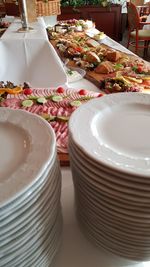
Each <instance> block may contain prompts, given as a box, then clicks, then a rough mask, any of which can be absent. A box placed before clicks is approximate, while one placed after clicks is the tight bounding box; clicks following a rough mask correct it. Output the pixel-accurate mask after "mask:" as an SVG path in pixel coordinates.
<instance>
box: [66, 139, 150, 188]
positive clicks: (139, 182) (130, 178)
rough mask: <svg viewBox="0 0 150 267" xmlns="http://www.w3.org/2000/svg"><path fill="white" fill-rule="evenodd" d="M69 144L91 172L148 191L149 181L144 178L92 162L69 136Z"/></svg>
mask: <svg viewBox="0 0 150 267" xmlns="http://www.w3.org/2000/svg"><path fill="white" fill-rule="evenodd" d="M69 143H70V145H69V146H71V148H72V149H74V150H75V153H76V154H78V157H79V158H80V159H81V161H82V162H86V168H88V167H89V166H90V169H92V170H93V169H94V170H95V171H98V172H102V173H103V172H104V173H107V174H108V175H109V176H110V177H112V178H113V177H114V176H115V179H117V178H118V179H119V180H120V182H122V183H124V182H125V183H126V182H127V183H131V187H132V184H135V183H136V184H135V186H137V187H139V188H143V189H144V188H146V187H148V190H149V186H150V180H149V179H147V178H145V177H144V176H143V177H142V178H141V177H140V176H137V175H136V174H129V173H123V172H121V171H119V170H117V171H116V170H115V169H112V168H109V167H108V166H107V165H106V166H104V165H103V164H101V162H97V161H94V160H93V159H92V158H90V157H89V156H88V157H87V154H86V152H84V151H83V150H82V148H81V147H79V146H77V144H76V143H74V140H73V139H72V138H71V136H69ZM118 183H119V182H118Z"/></svg>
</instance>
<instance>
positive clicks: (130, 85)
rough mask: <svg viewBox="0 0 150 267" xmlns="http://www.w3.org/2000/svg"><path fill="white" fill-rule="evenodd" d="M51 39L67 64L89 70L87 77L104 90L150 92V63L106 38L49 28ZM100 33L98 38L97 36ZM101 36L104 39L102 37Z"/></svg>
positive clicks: (90, 31)
mask: <svg viewBox="0 0 150 267" xmlns="http://www.w3.org/2000/svg"><path fill="white" fill-rule="evenodd" d="M48 36H49V39H50V42H51V44H52V45H53V47H54V48H55V50H56V51H57V53H58V55H59V56H60V58H61V59H62V60H63V61H66V60H67V61H68V63H67V66H68V67H79V68H81V69H83V70H84V71H85V72H86V75H85V78H87V79H88V80H90V81H92V82H93V83H94V84H95V85H96V86H98V87H99V88H100V89H101V90H103V91H104V93H106V94H108V93H116V92H149V90H150V64H149V63H148V62H146V61H144V60H143V59H142V58H140V57H138V56H136V55H134V54H133V55H131V54H126V53H124V52H122V51H118V50H115V49H112V48H110V47H109V46H107V45H105V44H102V43H101V39H103V38H106V35H105V34H104V33H101V32H99V31H98V33H97V30H96V29H95V28H94V29H93V30H91V29H90V30H83V31H74V30H72V29H71V32H70V29H69V30H66V31H65V32H64V29H63V32H61V30H60V29H59V32H57V31H56V29H51V30H49V35H48ZM96 36H97V38H99V39H96V38H95V37H96ZM101 37H102V38H101Z"/></svg>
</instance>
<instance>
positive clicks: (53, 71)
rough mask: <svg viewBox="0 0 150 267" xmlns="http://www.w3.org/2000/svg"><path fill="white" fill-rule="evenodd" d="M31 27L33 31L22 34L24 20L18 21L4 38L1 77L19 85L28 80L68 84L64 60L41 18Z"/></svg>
mask: <svg viewBox="0 0 150 267" xmlns="http://www.w3.org/2000/svg"><path fill="white" fill-rule="evenodd" d="M31 26H32V27H33V28H34V31H33V32H29V33H18V32H17V30H18V29H19V28H20V27H21V23H20V21H15V22H14V23H12V24H11V25H10V27H9V28H8V30H7V31H6V32H5V33H4V35H3V36H2V38H1V39H0V80H3V81H7V80H9V81H12V82H15V83H16V84H20V83H23V82H25V81H26V82H29V83H30V84H31V86H32V87H51V86H58V85H61V84H65V83H66V81H67V77H66V74H65V71H64V69H63V66H62V63H61V60H60V59H59V57H58V55H57V53H56V51H55V50H54V48H53V47H52V45H51V44H50V43H49V40H48V37H47V34H46V30H45V28H44V26H43V24H42V22H41V20H39V21H37V22H36V23H32V25H31Z"/></svg>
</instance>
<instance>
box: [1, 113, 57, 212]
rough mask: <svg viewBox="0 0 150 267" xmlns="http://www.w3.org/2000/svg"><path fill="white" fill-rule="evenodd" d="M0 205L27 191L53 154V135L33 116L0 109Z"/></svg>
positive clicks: (45, 124) (46, 125)
mask: <svg viewBox="0 0 150 267" xmlns="http://www.w3.org/2000/svg"><path fill="white" fill-rule="evenodd" d="M0 147H1V155H3V157H0V170H1V171H0V207H2V206H4V205H6V204H8V203H9V202H10V201H12V200H13V199H15V198H16V197H17V196H18V195H20V194H21V193H23V192H24V191H25V190H27V189H28V188H29V187H30V186H31V185H32V184H33V183H34V182H36V181H37V180H38V179H39V177H41V175H42V174H43V173H44V171H45V170H46V168H47V166H48V164H50V162H51V161H52V159H53V157H54V151H55V147H56V141H55V135H54V132H53V130H52V128H51V127H50V125H49V124H48V123H47V122H46V121H45V120H44V119H41V118H40V117H39V116H37V115H33V114H31V113H28V112H26V111H22V110H12V109H8V108H0Z"/></svg>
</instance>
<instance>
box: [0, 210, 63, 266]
mask: <svg viewBox="0 0 150 267" xmlns="http://www.w3.org/2000/svg"><path fill="white" fill-rule="evenodd" d="M61 228H62V220H61V214H58V216H57V218H55V223H54V224H53V226H51V225H50V226H49V225H46V226H45V230H44V231H42V230H40V231H39V232H37V234H36V235H35V236H33V237H31V239H30V240H29V241H28V242H27V243H26V244H25V245H24V246H23V247H22V248H19V249H18V250H17V251H16V252H14V253H15V254H14V253H10V254H8V255H6V257H5V258H3V260H1V261H0V262H1V263H2V264H3V266H7V267H8V266H12V264H13V266H20V264H22V265H21V266H23V265H24V264H25V263H26V262H28V261H29V259H30V261H33V263H34V264H35V263H36V260H37V257H38V258H39V257H40V256H41V257H42V254H45V253H46V252H47V250H48V251H49V252H50V251H51V250H53V248H55V247H56V245H57V246H58V245H59V243H60V240H61V232H60V231H61ZM57 233H58V235H59V236H58V235H57ZM55 236H57V238H55ZM21 249H22V251H21ZM14 255H15V257H14ZM28 264H29V262H28Z"/></svg>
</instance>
